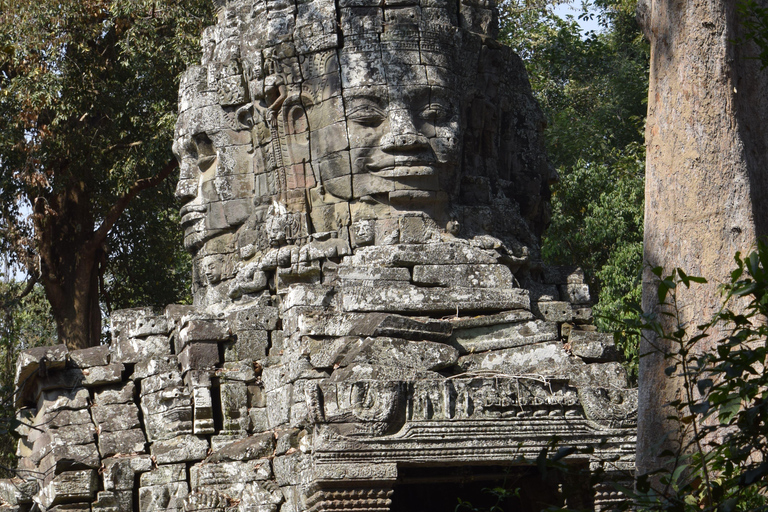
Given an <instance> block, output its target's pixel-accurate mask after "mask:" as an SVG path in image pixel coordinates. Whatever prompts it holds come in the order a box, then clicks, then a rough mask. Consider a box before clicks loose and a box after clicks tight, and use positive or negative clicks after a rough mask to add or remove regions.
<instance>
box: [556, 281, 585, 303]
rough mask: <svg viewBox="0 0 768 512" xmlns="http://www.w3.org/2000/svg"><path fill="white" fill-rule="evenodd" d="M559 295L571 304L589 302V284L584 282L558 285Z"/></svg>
mask: <svg viewBox="0 0 768 512" xmlns="http://www.w3.org/2000/svg"><path fill="white" fill-rule="evenodd" d="M560 295H561V296H562V297H563V299H565V300H567V301H568V302H570V303H571V304H589V303H590V302H591V299H590V296H589V286H587V285H586V284H563V285H560Z"/></svg>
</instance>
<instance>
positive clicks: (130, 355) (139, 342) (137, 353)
mask: <svg viewBox="0 0 768 512" xmlns="http://www.w3.org/2000/svg"><path fill="white" fill-rule="evenodd" d="M112 354H113V355H112V360H113V361H119V362H123V363H137V362H140V361H144V360H146V359H149V358H152V357H164V356H169V355H171V340H170V339H169V338H168V336H166V335H164V334H159V335H153V336H147V337H145V338H130V337H129V338H125V339H124V340H121V341H120V342H119V343H117V344H113V347H112Z"/></svg>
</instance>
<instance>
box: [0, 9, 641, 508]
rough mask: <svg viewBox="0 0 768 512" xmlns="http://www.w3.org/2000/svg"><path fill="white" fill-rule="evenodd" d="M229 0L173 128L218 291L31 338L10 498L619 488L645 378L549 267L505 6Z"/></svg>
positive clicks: (211, 504) (412, 503)
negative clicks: (635, 378) (556, 455)
mask: <svg viewBox="0 0 768 512" xmlns="http://www.w3.org/2000/svg"><path fill="white" fill-rule="evenodd" d="M220 3H221V6H220V10H219V16H218V22H217V24H216V25H215V26H212V27H209V28H208V29H206V31H205V33H204V34H203V56H202V60H201V64H200V65H199V66H194V67H192V68H190V69H189V70H188V71H187V72H186V73H185V74H184V76H183V77H182V81H181V88H180V91H179V119H178V123H177V128H176V140H175V143H174V151H175V153H176V155H177V158H178V160H179V162H180V167H181V176H180V179H179V184H178V188H177V195H178V197H179V199H180V202H181V205H182V206H181V223H182V229H183V230H184V243H185V247H186V249H187V250H188V251H190V253H191V254H192V256H193V262H194V265H193V295H194V304H193V305H191V306H179V305H172V306H168V307H167V308H166V309H164V310H162V311H157V310H152V309H134V310H125V311H120V312H117V313H115V314H113V317H112V343H111V345H110V346H102V347H96V348H93V349H86V350H82V351H73V352H68V351H67V350H66V349H65V348H64V347H63V346H59V347H47V348H41V349H33V350H31V351H28V352H27V353H25V354H23V355H22V357H21V358H20V360H19V364H18V371H17V378H16V384H17V386H18V393H17V394H16V405H17V407H18V408H19V413H18V418H19V419H20V420H21V426H20V427H19V428H18V431H19V433H20V434H21V436H22V437H21V440H20V442H19V450H18V451H19V455H20V456H21V459H20V462H19V472H18V477H17V478H15V479H12V480H6V481H2V482H0V497H1V498H2V500H3V502H4V503H5V506H6V508H10V509H14V510H18V511H27V510H31V508H32V507H36V508H37V509H39V510H56V511H62V512H63V511H65V510H66V511H72V512H80V511H92V512H129V511H138V512H155V511H161V510H162V511H174V512H175V511H177V510H182V509H183V510H184V512H192V511H197V510H214V511H217V512H218V511H221V512H223V511H227V512H229V511H232V512H234V511H235V510H239V511H243V512H246V511H248V512H251V511H270V512H277V511H279V512H304V511H317V512H319V511H336V510H338V511H341V510H345V511H350V512H351V511H361V512H362V511H366V512H373V511H381V512H384V511H393V512H396V511H401V512H404V511H408V512H410V511H422V510H424V511H428V510H453V509H454V508H455V507H456V505H457V503H458V501H457V500H458V499H459V498H461V499H463V500H467V501H471V502H472V503H473V504H476V505H482V500H484V499H487V496H486V495H485V494H484V493H482V492H481V489H483V488H487V487H495V486H505V485H506V486H507V487H509V488H510V490H511V491H512V492H510V496H508V497H507V498H505V499H506V501H505V502H504V506H507V507H508V509H509V510H512V509H513V507H514V509H515V510H526V511H527V510H530V511H534V510H541V509H542V508H545V507H546V506H547V505H568V506H570V507H576V508H594V509H595V510H608V509H610V507H611V506H612V504H613V503H615V502H617V501H619V500H620V496H619V495H618V493H616V492H615V491H613V490H612V487H611V486H610V485H609V481H610V480H612V479H614V480H615V479H619V480H621V479H630V478H631V477H632V470H633V468H634V440H635V421H636V411H637V390H635V389H627V376H626V372H625V371H624V370H623V368H622V366H621V364H620V363H619V362H618V354H617V352H616V350H615V347H614V346H613V344H612V340H611V338H610V336H609V337H607V338H606V336H605V335H600V334H598V333H595V332H594V329H592V328H591V327H590V326H589V322H590V320H591V310H590V308H589V300H590V299H589V293H588V289H587V287H586V285H585V284H584V283H583V277H582V275H581V274H580V272H578V271H572V270H566V269H562V268H547V267H545V266H543V265H542V263H541V259H540V251H539V239H540V235H541V233H542V230H543V229H544V227H545V226H546V224H547V222H548V220H549V202H548V192H549V188H548V183H549V181H550V179H551V176H552V171H551V169H550V167H549V165H548V163H547V160H546V157H545V154H544V152H543V145H542V140H541V131H542V127H543V117H542V114H541V112H540V110H539V108H538V106H537V104H536V102H535V100H534V99H533V96H532V95H531V91H530V86H529V84H528V81H527V77H526V73H525V70H524V68H523V65H522V63H521V61H520V59H519V58H518V57H517V56H516V55H514V54H513V53H512V52H511V51H510V50H509V49H508V48H505V47H503V46H501V45H500V44H499V43H497V42H496V40H495V36H496V30H497V11H496V9H495V6H494V5H492V4H491V3H488V2H487V0H462V1H461V2H459V1H456V0H229V1H227V2H223V1H221V2H220ZM555 444H556V446H558V447H563V446H567V447H574V448H576V451H575V453H574V454H572V455H570V456H569V457H567V458H566V459H564V460H565V461H566V462H567V463H569V464H570V465H571V466H572V467H573V468H574V472H572V474H571V475H569V476H551V477H550V478H548V479H542V477H541V476H540V475H539V473H538V471H537V470H536V469H535V467H534V466H532V465H531V464H532V463H531V461H533V460H535V459H536V457H537V456H539V454H540V453H541V452H542V450H543V449H544V448H546V447H548V446H553V445H555ZM577 469H579V470H582V471H581V472H578V471H576V470H577ZM590 472H591V473H592V475H601V479H599V481H598V483H596V484H595V479H594V478H590V477H589V474H590ZM515 490H516V491H515ZM0 510H2V509H1V508H0Z"/></svg>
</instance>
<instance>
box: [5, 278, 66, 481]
mask: <svg viewBox="0 0 768 512" xmlns="http://www.w3.org/2000/svg"><path fill="white" fill-rule="evenodd" d="M20 292H21V285H20V284H19V283H16V282H13V281H9V282H3V283H0V302H2V303H6V302H7V301H8V300H9V299H10V300H12V299H13V298H15V297H18V295H19V294H20ZM55 340H56V326H55V324H54V322H53V318H52V317H51V312H50V305H49V304H48V302H47V301H46V300H45V295H44V293H43V290H42V287H40V286H36V287H35V288H34V289H33V290H32V292H31V293H30V294H29V295H26V296H25V297H24V298H22V299H21V300H19V301H18V302H15V303H13V304H11V305H8V306H6V307H5V308H4V309H3V310H0V397H1V398H2V399H1V400H0V477H2V478H8V477H11V476H13V474H11V472H10V471H9V469H8V468H14V467H15V456H14V454H15V452H16V439H15V437H13V436H11V435H10V433H9V432H10V431H11V430H12V427H13V418H14V417H15V412H16V411H15V407H14V405H15V404H14V401H13V378H14V373H15V370H16V357H17V355H18V353H19V351H21V350H25V349H28V348H32V347H38V346H42V345H51V344H53V343H55Z"/></svg>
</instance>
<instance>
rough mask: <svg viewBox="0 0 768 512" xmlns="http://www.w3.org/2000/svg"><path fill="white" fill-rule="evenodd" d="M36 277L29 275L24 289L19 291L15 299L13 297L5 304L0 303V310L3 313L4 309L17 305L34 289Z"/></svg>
mask: <svg viewBox="0 0 768 512" xmlns="http://www.w3.org/2000/svg"><path fill="white" fill-rule="evenodd" d="M37 279H38V276H36V275H31V276H30V277H29V280H28V281H27V284H26V285H25V286H24V289H23V290H22V291H21V293H20V294H19V295H17V296H16V297H13V298H12V299H8V300H6V301H5V302H2V303H0V309H2V310H3V311H5V310H6V309H8V308H10V307H13V306H15V305H16V304H18V303H19V301H20V300H21V299H23V298H24V297H26V296H27V295H29V294H30V293H31V292H32V290H33V289H34V288H35V284H36V283H37Z"/></svg>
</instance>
